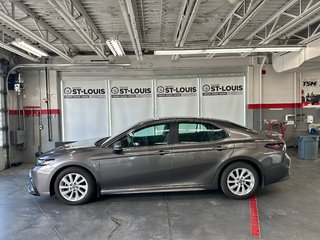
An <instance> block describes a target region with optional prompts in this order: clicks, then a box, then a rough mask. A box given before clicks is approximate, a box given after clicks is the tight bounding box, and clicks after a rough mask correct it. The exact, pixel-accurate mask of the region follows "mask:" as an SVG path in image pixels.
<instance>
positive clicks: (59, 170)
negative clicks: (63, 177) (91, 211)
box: [49, 164, 100, 196]
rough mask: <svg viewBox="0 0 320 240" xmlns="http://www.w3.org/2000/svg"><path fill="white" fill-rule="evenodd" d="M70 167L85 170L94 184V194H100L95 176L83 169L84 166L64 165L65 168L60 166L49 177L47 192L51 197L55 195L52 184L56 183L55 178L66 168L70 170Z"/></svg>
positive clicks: (85, 168)
mask: <svg viewBox="0 0 320 240" xmlns="http://www.w3.org/2000/svg"><path fill="white" fill-rule="evenodd" d="M70 167H78V168H81V169H83V170H85V171H86V172H87V173H88V174H89V175H90V176H91V177H92V179H93V181H94V183H95V184H96V192H97V195H98V194H99V193H100V188H99V184H98V183H99V181H98V179H97V177H96V176H95V174H93V173H92V171H91V170H90V169H89V168H87V167H85V166H82V165H78V164H70V165H65V166H62V167H61V168H59V169H58V170H57V171H56V172H55V173H54V174H53V175H52V177H51V180H50V186H49V190H50V196H53V195H55V191H54V182H55V181H56V179H57V176H58V175H59V173H60V172H62V171H63V170H64V169H67V168H70Z"/></svg>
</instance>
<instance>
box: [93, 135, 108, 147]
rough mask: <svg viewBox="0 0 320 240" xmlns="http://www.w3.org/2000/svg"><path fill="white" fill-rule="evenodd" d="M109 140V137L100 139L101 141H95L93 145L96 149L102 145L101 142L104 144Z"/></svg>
mask: <svg viewBox="0 0 320 240" xmlns="http://www.w3.org/2000/svg"><path fill="white" fill-rule="evenodd" d="M109 138H110V137H105V138H101V139H99V140H98V141H96V142H95V144H94V145H96V146H97V147H100V146H101V144H102V143H103V142H105V141H106V140H107V139H109Z"/></svg>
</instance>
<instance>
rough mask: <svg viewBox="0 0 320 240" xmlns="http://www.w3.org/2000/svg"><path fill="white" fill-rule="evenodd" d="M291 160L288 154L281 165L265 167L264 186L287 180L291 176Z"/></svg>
mask: <svg viewBox="0 0 320 240" xmlns="http://www.w3.org/2000/svg"><path fill="white" fill-rule="evenodd" d="M290 167H291V159H290V157H289V156H288V154H286V153H285V154H284V156H283V159H282V161H281V163H278V164H272V165H269V166H265V169H264V175H265V178H264V180H265V181H264V185H268V184H271V183H274V182H280V181H284V180H287V179H288V178H289V176H290V174H291V173H290Z"/></svg>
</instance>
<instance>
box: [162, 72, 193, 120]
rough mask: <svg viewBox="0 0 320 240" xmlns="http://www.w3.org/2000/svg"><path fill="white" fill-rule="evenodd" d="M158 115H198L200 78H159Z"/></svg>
mask: <svg viewBox="0 0 320 240" xmlns="http://www.w3.org/2000/svg"><path fill="white" fill-rule="evenodd" d="M156 89H157V93H156V94H157V114H158V117H171V116H191V117H196V116H198V92H199V89H198V80H197V79H196V78H186V79H160V80H157V86H156Z"/></svg>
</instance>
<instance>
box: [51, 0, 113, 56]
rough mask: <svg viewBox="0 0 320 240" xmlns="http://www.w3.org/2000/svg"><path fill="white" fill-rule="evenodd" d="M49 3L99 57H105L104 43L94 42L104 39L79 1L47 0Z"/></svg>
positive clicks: (102, 41)
mask: <svg viewBox="0 0 320 240" xmlns="http://www.w3.org/2000/svg"><path fill="white" fill-rule="evenodd" d="M49 3H50V4H51V5H52V6H53V8H54V9H55V10H56V11H57V12H58V13H59V14H60V16H61V17H63V19H64V20H65V21H66V22H67V23H68V24H69V25H70V26H71V27H72V28H73V29H74V30H75V31H76V32H77V34H78V35H79V36H80V37H81V38H82V39H83V40H84V41H85V42H86V43H87V44H88V46H89V47H90V48H91V49H92V50H93V51H94V52H95V53H96V54H97V55H98V56H99V57H100V58H101V59H104V60H106V59H107V56H106V53H105V45H96V43H105V39H104V38H103V36H102V35H101V34H100V33H99V31H98V29H97V28H96V26H95V25H94V24H93V21H92V20H91V18H90V17H89V15H88V14H87V13H86V11H85V9H84V8H83V7H82V5H81V4H80V2H78V1H77V0H49Z"/></svg>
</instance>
